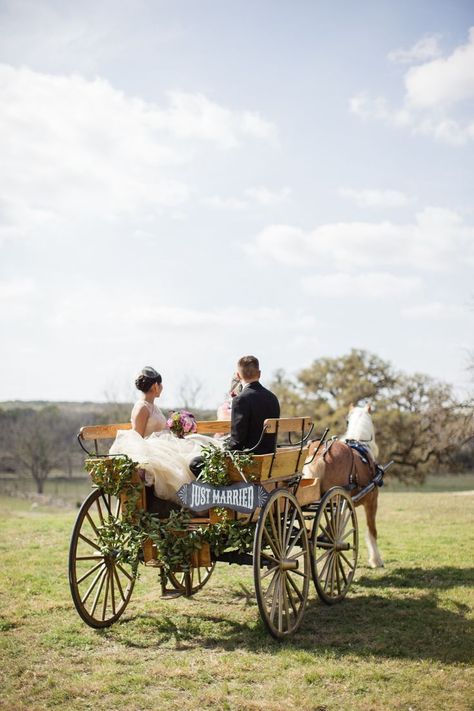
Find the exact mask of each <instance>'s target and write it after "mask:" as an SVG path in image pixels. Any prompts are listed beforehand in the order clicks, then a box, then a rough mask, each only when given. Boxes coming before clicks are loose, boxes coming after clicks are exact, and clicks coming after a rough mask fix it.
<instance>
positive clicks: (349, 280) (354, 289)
mask: <svg viewBox="0 0 474 711" xmlns="http://www.w3.org/2000/svg"><path fill="white" fill-rule="evenodd" d="M301 283H302V286H303V289H304V291H306V293H308V294H311V295H313V296H322V297H326V296H327V295H328V294H330V295H331V299H337V298H347V297H351V298H352V299H359V298H361V297H362V298H367V299H371V300H373V299H377V298H387V297H405V296H407V295H408V294H411V293H412V292H414V291H417V290H418V289H420V287H421V280H420V279H419V278H418V277H401V276H396V275H394V274H390V273H387V272H364V273H363V274H347V273H342V272H337V273H335V274H316V275H314V276H310V277H304V278H303V279H302V281H301Z"/></svg>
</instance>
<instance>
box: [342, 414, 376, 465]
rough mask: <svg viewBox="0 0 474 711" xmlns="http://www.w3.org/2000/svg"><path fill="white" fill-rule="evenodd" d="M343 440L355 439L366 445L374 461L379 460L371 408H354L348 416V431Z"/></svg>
mask: <svg viewBox="0 0 474 711" xmlns="http://www.w3.org/2000/svg"><path fill="white" fill-rule="evenodd" d="M340 439H342V440H346V439H355V440H357V441H358V442H361V443H362V444H364V445H365V446H366V447H367V448H368V449H370V452H371V454H372V456H373V457H374V459H377V457H378V453H379V448H378V447H377V444H376V442H375V432H374V423H373V422H372V417H371V416H370V408H369V407H368V406H367V405H366V406H365V407H352V408H351V409H350V411H349V414H348V416H347V430H346V431H345V432H344V434H343V435H342V437H341V438H340Z"/></svg>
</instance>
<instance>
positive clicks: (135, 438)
mask: <svg viewBox="0 0 474 711" xmlns="http://www.w3.org/2000/svg"><path fill="white" fill-rule="evenodd" d="M135 386H136V388H137V390H140V391H141V392H142V397H141V398H140V399H139V400H138V401H137V402H136V403H135V405H134V406H133V409H132V414H131V422H132V429H131V430H119V431H118V432H117V437H116V438H115V441H114V443H113V445H112V447H111V448H110V450H109V453H110V454H127V455H128V456H129V457H130V458H131V459H132V460H133V461H135V462H138V463H139V464H140V467H141V468H142V469H143V470H144V471H145V484H146V485H147V486H152V485H153V487H154V490H155V494H156V496H158V497H159V498H160V499H167V500H169V501H174V502H176V503H178V498H177V496H176V492H177V491H178V489H180V488H181V487H182V486H183V484H188V483H189V482H191V481H193V480H194V478H195V477H194V475H193V474H192V473H191V471H190V469H189V462H190V461H191V460H192V459H194V457H196V456H198V455H199V454H200V452H201V447H203V446H206V445H208V444H210V443H211V442H212V443H213V444H214V445H216V446H222V442H219V440H216V439H214V438H212V437H206V436H204V435H199V434H191V435H187V436H186V437H185V438H184V439H178V438H177V437H176V436H175V435H174V434H172V433H171V432H170V430H169V428H168V425H167V423H166V417H165V416H164V415H163V413H162V412H161V410H160V409H159V408H158V407H157V405H155V399H157V398H159V397H160V395H161V393H162V392H163V383H162V378H161V375H160V374H159V373H158V372H157V371H156V370H155V369H154V368H152V367H150V366H146V367H145V368H143V369H142V371H141V372H140V373H139V375H138V377H137V378H136V380H135Z"/></svg>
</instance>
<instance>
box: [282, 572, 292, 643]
mask: <svg viewBox="0 0 474 711" xmlns="http://www.w3.org/2000/svg"><path fill="white" fill-rule="evenodd" d="M281 586H282V589H281V596H282V598H283V604H284V608H285V617H286V629H287V630H288V629H289V628H290V609H289V607H288V595H287V594H286V575H283V576H282V580H281Z"/></svg>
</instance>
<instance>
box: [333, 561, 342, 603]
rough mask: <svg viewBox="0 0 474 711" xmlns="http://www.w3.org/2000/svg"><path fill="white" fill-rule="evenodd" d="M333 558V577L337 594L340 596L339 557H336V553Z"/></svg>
mask: <svg viewBox="0 0 474 711" xmlns="http://www.w3.org/2000/svg"><path fill="white" fill-rule="evenodd" d="M334 557H335V561H334V573H335V575H334V577H335V580H336V587H337V594H338V595H340V594H341V578H340V575H339V556H338V555H337V553H336V555H335V556H334Z"/></svg>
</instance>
